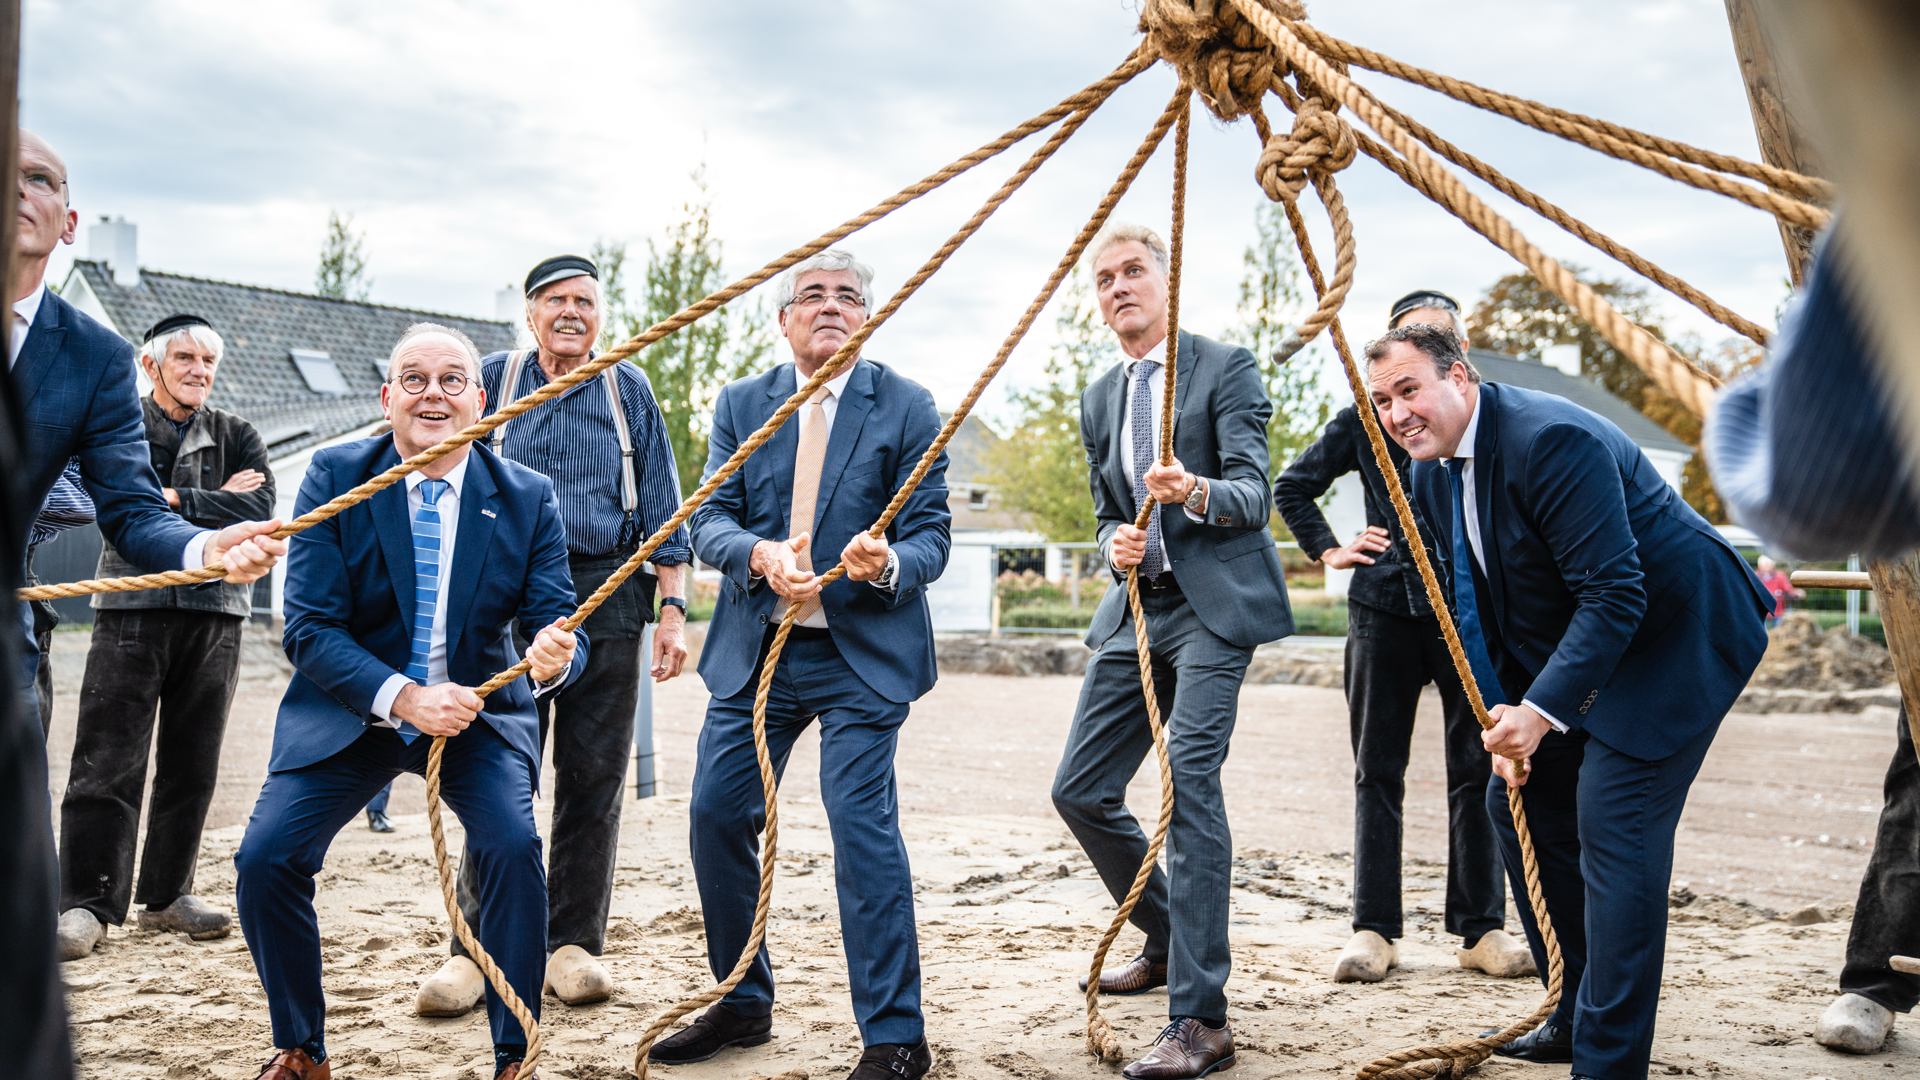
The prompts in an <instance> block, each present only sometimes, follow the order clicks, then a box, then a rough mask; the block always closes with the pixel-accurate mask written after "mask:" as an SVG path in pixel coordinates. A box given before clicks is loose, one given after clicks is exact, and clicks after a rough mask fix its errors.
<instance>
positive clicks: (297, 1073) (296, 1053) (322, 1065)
mask: <svg viewBox="0 0 1920 1080" xmlns="http://www.w3.org/2000/svg"><path fill="white" fill-rule="evenodd" d="M255 1080H333V1065H332V1064H331V1063H329V1062H325V1061H315V1060H313V1059H312V1058H310V1057H308V1056H307V1052H306V1051H305V1050H301V1049H298V1048H295V1049H293V1050H275V1051H274V1052H273V1060H272V1061H269V1062H267V1063H266V1064H265V1065H262V1066H261V1067H260V1075H259V1076H258V1077H256V1078H255Z"/></svg>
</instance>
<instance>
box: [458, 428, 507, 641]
mask: <svg viewBox="0 0 1920 1080" xmlns="http://www.w3.org/2000/svg"><path fill="white" fill-rule="evenodd" d="M463 486H464V487H465V489H466V490H464V491H462V492H461V493H460V524H459V526H458V528H459V532H456V533H455V534H454V539H453V573H452V575H451V580H450V581H449V582H448V586H447V587H448V590H449V595H448V596H447V657H448V660H447V663H448V665H449V666H451V665H452V663H453V660H452V657H453V655H454V649H455V648H457V647H458V646H459V644H460V634H461V632H462V631H463V630H465V629H466V628H467V613H468V612H470V611H472V610H473V594H474V593H477V592H479V591H480V583H481V582H482V581H484V580H486V579H485V578H484V577H483V576H482V574H483V573H484V572H485V570H486V566H487V553H488V551H489V550H490V549H491V548H492V547H493V527H494V525H495V524H496V523H497V522H498V520H499V519H498V518H497V517H496V516H495V515H497V514H498V512H499V511H498V509H497V507H496V506H495V505H494V504H495V502H496V500H497V497H498V495H499V489H498V488H497V487H496V486H495V485H494V482H493V469H492V468H491V466H490V464H489V462H488V461H487V458H486V456H485V455H484V454H482V453H481V452H480V451H477V450H476V451H472V452H470V453H468V455H467V478H466V483H465V484H464V485H463ZM483 510H485V511H491V513H481V511H483Z"/></svg>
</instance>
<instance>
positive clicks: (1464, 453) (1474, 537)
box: [1453, 394, 1567, 732]
mask: <svg viewBox="0 0 1920 1080" xmlns="http://www.w3.org/2000/svg"><path fill="white" fill-rule="evenodd" d="M1485 400H1486V398H1485V397H1483V396H1481V395H1478V394H1476V395H1475V396H1474V401H1473V418H1472V419H1470V420H1468V421H1467V430H1466V431H1465V432H1463V433H1461V435H1460V445H1459V446H1458V447H1456V448H1455V449H1454V452H1453V456H1454V457H1456V458H1459V459H1460V460H1461V466H1460V497H1461V501H1462V503H1463V504H1464V505H1463V506H1462V507H1461V509H1462V511H1463V512H1462V514H1461V516H1462V517H1463V518H1465V519H1466V522H1465V524H1466V528H1467V546H1468V547H1469V548H1471V549H1472V551H1473V561H1474V562H1477V563H1479V564H1480V573H1481V574H1485V573H1486V572H1487V552H1486V547H1485V545H1484V543H1483V542H1482V541H1481V539H1480V509H1479V508H1480V500H1479V498H1478V497H1477V495H1476V489H1475V487H1474V482H1473V445H1474V440H1475V439H1476V438H1478V437H1479V434H1480V405H1481V403H1482V402H1484V401H1485ZM1480 618H1481V621H1483V622H1484V621H1485V620H1486V618H1487V613H1486V612H1481V614H1480ZM1521 703H1522V704H1524V705H1525V706H1527V707H1528V708H1530V709H1532V710H1533V711H1534V712H1537V713H1539V714H1540V715H1541V716H1542V717H1544V718H1545V719H1546V721H1547V723H1549V724H1552V725H1553V729H1554V730H1555V731H1561V732H1564V731H1566V730H1567V725H1565V724H1563V723H1561V722H1560V721H1558V720H1556V719H1554V716H1553V714H1552V713H1550V712H1548V711H1547V710H1545V709H1543V708H1541V707H1540V706H1539V705H1537V704H1535V703H1534V702H1533V701H1531V700H1528V699H1524V698H1523V699H1522V700H1521Z"/></svg>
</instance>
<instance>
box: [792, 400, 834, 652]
mask: <svg viewBox="0 0 1920 1080" xmlns="http://www.w3.org/2000/svg"><path fill="white" fill-rule="evenodd" d="M828 393H829V391H828V390H827V388H826V387H824V386H822V387H821V388H820V389H818V390H816V391H814V392H813V396H812V397H810V398H808V399H807V404H806V407H805V408H803V409H801V410H800V448H799V449H798V450H797V451H795V452H794V455H793V516H792V518H791V519H790V520H791V521H792V524H791V525H789V526H788V528H787V536H788V537H789V538H792V537H794V536H798V535H799V534H801V533H811V532H812V531H813V509H814V505H813V504H814V500H815V499H817V498H818V497H819V495H820V470H821V468H822V467H823V466H824V465H825V464H826V461H827V410H826V409H825V408H824V407H823V406H822V405H821V404H820V403H821V402H823V401H825V400H827V394H828ZM817 539H818V537H810V538H809V539H808V542H807V547H806V550H805V551H802V552H800V554H799V556H798V557H797V558H795V560H794V562H795V563H796V564H798V566H799V568H800V569H802V570H812V569H813V548H814V541H815V540H817ZM819 610H820V598H819V597H818V596H816V597H814V598H813V599H812V600H809V601H807V605H806V606H805V607H803V608H801V609H800V614H799V615H798V616H796V617H795V619H794V622H795V623H801V622H805V621H806V620H807V619H810V618H812V617H813V615H814V613H815V612H817V611H819ZM785 614H786V608H785V606H784V605H783V606H782V608H781V615H782V617H784V616H785Z"/></svg>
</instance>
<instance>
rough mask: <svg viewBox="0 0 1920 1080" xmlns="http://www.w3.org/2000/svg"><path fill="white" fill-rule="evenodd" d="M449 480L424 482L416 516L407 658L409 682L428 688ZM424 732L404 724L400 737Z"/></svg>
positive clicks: (422, 482) (405, 737) (411, 739)
mask: <svg viewBox="0 0 1920 1080" xmlns="http://www.w3.org/2000/svg"><path fill="white" fill-rule="evenodd" d="M448 486H449V485H448V484H447V482H446V481H445V480H422V481H420V509H419V510H418V511H416V512H415V513H414V515H413V652H412V655H411V656H409V657H408V658H407V678H409V679H412V680H413V681H414V682H417V683H419V684H420V685H421V686H425V685H427V654H428V653H429V652H431V651H432V649H433V609H434V605H435V604H436V603H437V602H438V601H439V599H440V510H439V507H438V505H437V504H438V503H439V502H440V495H441V493H442V492H444V491H446V490H447V488H448ZM419 735H420V732H419V730H418V729H416V728H415V727H414V726H413V725H412V724H408V723H405V722H402V723H401V725H400V737H401V738H402V739H405V740H406V741H407V742H412V741H413V740H414V739H416V738H418V737H419Z"/></svg>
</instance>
